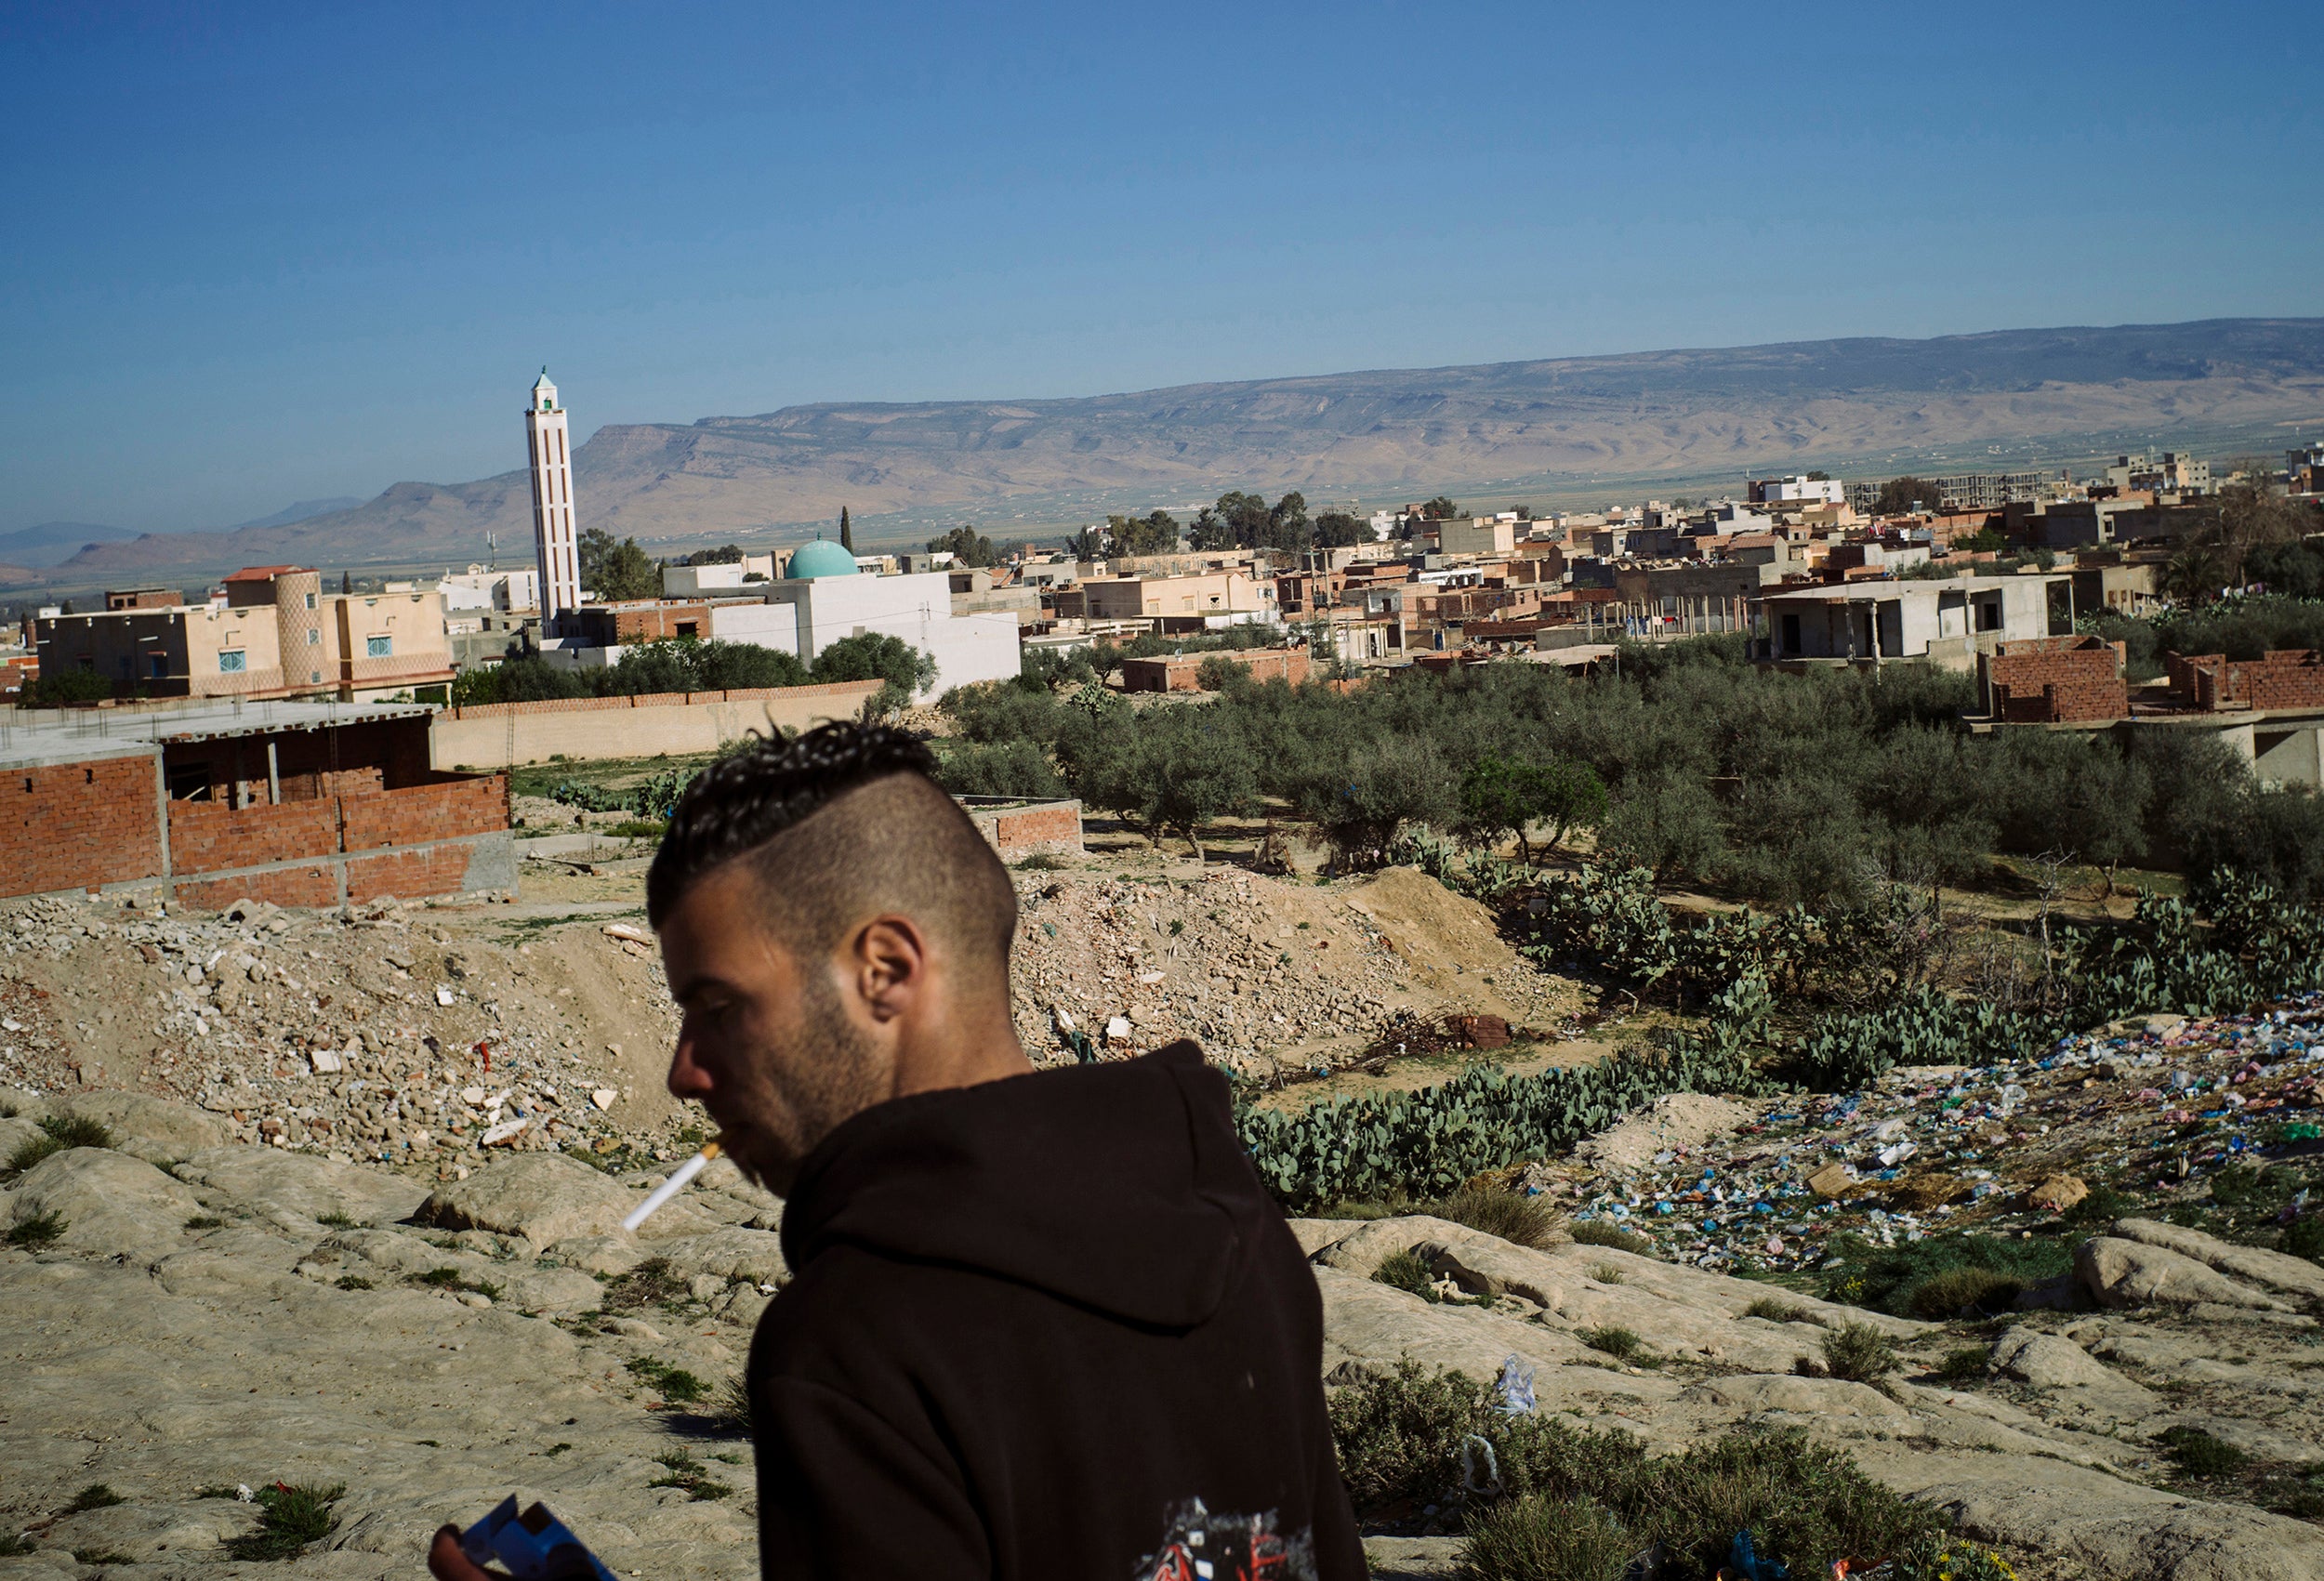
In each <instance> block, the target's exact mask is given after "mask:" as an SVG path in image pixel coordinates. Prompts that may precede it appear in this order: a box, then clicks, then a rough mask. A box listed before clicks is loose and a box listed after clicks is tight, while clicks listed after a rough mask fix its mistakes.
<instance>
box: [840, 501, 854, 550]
mask: <svg viewBox="0 0 2324 1581" xmlns="http://www.w3.org/2000/svg"><path fill="white" fill-rule="evenodd" d="M839 547H841V548H843V549H845V550H846V551H847V552H848V553H850V554H853V553H854V552H855V529H854V528H853V527H852V526H850V525H849V523H848V519H847V507H846V506H841V507H839Z"/></svg>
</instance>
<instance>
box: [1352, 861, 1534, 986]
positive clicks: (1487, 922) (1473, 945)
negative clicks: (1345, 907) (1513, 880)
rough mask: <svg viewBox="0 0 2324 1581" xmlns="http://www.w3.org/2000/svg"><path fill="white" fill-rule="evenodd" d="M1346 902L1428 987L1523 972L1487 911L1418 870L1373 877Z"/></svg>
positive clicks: (1391, 871) (1394, 870)
mask: <svg viewBox="0 0 2324 1581" xmlns="http://www.w3.org/2000/svg"><path fill="white" fill-rule="evenodd" d="M1346 900H1347V902H1348V904H1350V905H1352V906H1353V907H1354V908H1355V909H1356V910H1358V911H1360V912H1362V913H1363V914H1364V915H1365V916H1368V917H1370V918H1371V919H1372V921H1373V923H1374V925H1375V926H1377V927H1378V928H1379V929H1380V936H1381V939H1382V942H1385V943H1386V944H1387V946H1388V947H1389V948H1390V949H1392V950H1393V951H1395V952H1396V954H1398V955H1402V956H1403V957H1404V958H1405V959H1406V961H1408V962H1409V963H1410V964H1411V966H1412V968H1413V969H1414V970H1415V971H1417V972H1419V973H1421V974H1422V975H1423V976H1424V977H1427V978H1428V979H1429V980H1430V981H1431V982H1437V980H1438V979H1441V978H1445V977H1466V976H1468V975H1470V974H1471V973H1473V972H1499V971H1504V970H1517V969H1522V968H1524V967H1525V963H1524V961H1522V960H1521V959H1520V958H1519V956H1518V955H1517V952H1516V951H1514V950H1512V949H1511V948H1510V947H1509V943H1508V942H1507V941H1506V940H1504V939H1503V938H1502V937H1501V935H1500V929H1499V928H1497V927H1495V926H1494V924H1493V914H1492V913H1491V912H1488V911H1486V909H1485V908H1484V907H1483V906H1481V905H1479V904H1478V903H1477V902H1474V901H1472V900H1470V899H1469V898H1468V897H1467V896H1465V895H1456V894H1454V893H1453V892H1452V891H1451V890H1450V889H1446V888H1445V886H1444V885H1442V884H1439V883H1438V882H1437V881H1436V880H1435V879H1433V878H1432V877H1430V876H1428V875H1427V874H1425V873H1423V872H1421V871H1420V870H1419V868H1417V867H1391V868H1387V869H1384V870H1383V871H1381V872H1379V873H1376V874H1374V875H1373V876H1370V877H1369V878H1366V879H1364V880H1362V881H1361V882H1360V883H1357V884H1354V885H1352V886H1351V887H1350V888H1349V889H1348V890H1347V893H1346ZM1437 985H1438V986H1440V987H1441V986H1444V984H1442V983H1441V982H1438V984H1437Z"/></svg>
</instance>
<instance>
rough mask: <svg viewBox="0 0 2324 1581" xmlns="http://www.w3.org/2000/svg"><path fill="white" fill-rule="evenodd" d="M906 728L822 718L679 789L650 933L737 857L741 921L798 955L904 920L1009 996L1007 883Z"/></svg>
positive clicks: (1011, 920) (656, 879)
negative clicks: (749, 910)
mask: <svg viewBox="0 0 2324 1581" xmlns="http://www.w3.org/2000/svg"><path fill="white" fill-rule="evenodd" d="M933 767H934V762H933V759H932V758H931V756H930V754H929V751H928V748H927V746H926V745H925V744H923V743H922V742H921V741H920V740H919V739H918V737H916V736H913V735H911V734H910V733H909V732H907V731H897V730H892V729H890V728H888V727H886V726H879V725H870V726H864V725H852V724H847V725H825V726H823V727H821V728H820V729H817V730H813V731H808V732H807V733H806V734H804V735H802V736H800V737H799V738H798V739H797V740H795V741H788V742H784V741H769V742H762V743H760V744H757V745H754V746H751V747H748V748H746V749H745V750H743V751H741V752H738V753H735V754H733V756H732V757H729V758H721V759H720V761H719V762H717V763H715V764H713V765H712V766H711V767H710V768H709V769H708V770H706V771H704V772H703V773H702V774H701V775H700V776H698V777H697V778H696V779H695V780H694V782H693V784H690V785H689V786H687V788H686V793H685V795H684V796H682V797H680V798H679V803H678V806H677V807H676V808H675V809H674V810H672V812H671V816H670V827H669V831H668V833H667V835H666V836H665V837H663V841H662V846H661V849H660V850H658V851H656V852H655V854H654V866H653V870H652V871H651V872H650V873H649V874H648V876H647V879H646V909H647V914H648V917H649V919H650V920H651V921H652V922H653V923H654V926H655V927H656V928H659V927H660V926H661V925H662V922H663V920H664V919H665V918H666V917H667V916H668V915H669V913H670V911H671V909H672V908H673V907H674V906H676V905H677V903H678V902H679V899H680V897H681V896H682V895H683V894H684V893H685V891H686V890H687V889H689V888H691V887H692V886H693V883H694V881H695V880H696V879H698V878H700V877H701V876H703V875H705V874H706V873H708V872H710V871H711V870H712V869H714V868H720V867H724V866H725V865H726V864H727V863H746V864H747V866H748V869H749V871H750V872H751V874H752V876H753V879H754V884H753V888H754V889H755V890H756V892H757V893H758V894H759V896H761V897H762V898H763V901H764V904H763V906H762V908H761V909H760V911H759V915H758V916H755V917H753V918H751V920H752V921H754V922H756V923H757V924H758V925H759V926H761V927H763V928H765V929H767V930H768V932H770V933H771V934H772V935H773V936H774V937H775V938H776V940H777V941H779V942H781V943H782V944H783V945H784V947H785V948H786V949H787V950H789V951H790V952H791V953H792V954H793V955H797V956H799V957H800V958H801V959H808V958H812V957H814V956H816V955H825V954H828V953H829V952H830V951H831V950H833V949H835V948H837V947H838V944H839V942H841V941H842V940H843V939H844V938H845V937H846V936H847V934H848V932H849V931H850V930H851V929H853V928H855V927H857V926H858V925H860V924H862V923H864V922H865V921H868V920H869V919H871V918H872V917H875V916H882V915H890V914H892V915H895V916H908V917H910V918H911V919H912V920H913V921H915V922H916V923H918V925H919V926H920V927H921V928H923V929H926V930H927V931H928V933H929V935H930V936H931V939H932V940H934V941H935V942H938V944H939V945H940V946H941V947H942V948H944V951H945V952H946V953H947V954H948V955H951V956H953V958H954V959H956V960H957V962H958V963H959V964H960V968H961V972H960V976H961V979H962V982H963V984H964V986H965V985H970V984H973V983H974V982H978V981H980V980H981V981H983V982H989V983H990V984H991V986H992V990H993V992H994V993H996V994H997V995H1003V996H1006V995H1007V994H1008V990H1009V951H1010V942H1011V941H1012V939H1013V937H1014V935H1015V932H1016V927H1017V891H1016V887H1015V886H1014V885H1013V884H1011V883H1010V878H1009V870H1008V868H1006V867H1005V866H1003V865H1002V864H1001V861H1000V857H999V855H998V854H997V852H996V851H995V850H993V848H992V847H991V846H990V845H989V844H987V843H986V841H985V839H984V836H983V835H981V834H979V833H978V832H977V828H976V825H975V824H974V823H972V822H971V821H970V818H969V815H968V814H967V813H966V812H965V811H963V810H961V808H960V804H959V803H958V802H957V801H955V800H953V798H952V797H950V796H948V795H946V794H945V793H944V790H943V789H941V788H940V787H939V786H938V785H937V784H935V782H934V781H933V780H931V778H930V777H929V772H930V771H931V769H932V768H933Z"/></svg>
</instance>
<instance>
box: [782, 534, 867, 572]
mask: <svg viewBox="0 0 2324 1581" xmlns="http://www.w3.org/2000/svg"><path fill="white" fill-rule="evenodd" d="M790 574H791V579H792V580H793V581H797V580H799V578H801V577H807V576H852V575H854V574H855V557H854V556H853V555H852V554H850V553H848V552H847V550H845V549H843V548H841V547H839V546H838V545H837V544H835V543H833V542H831V541H830V540H829V539H828V538H817V539H816V540H815V541H814V542H813V543H812V544H803V545H801V546H800V547H799V548H798V549H797V550H795V551H794V552H793V553H792V555H791V571H790Z"/></svg>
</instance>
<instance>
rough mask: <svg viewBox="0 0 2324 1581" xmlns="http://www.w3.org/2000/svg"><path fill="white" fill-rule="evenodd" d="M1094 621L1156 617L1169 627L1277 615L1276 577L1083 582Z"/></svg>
mask: <svg viewBox="0 0 2324 1581" xmlns="http://www.w3.org/2000/svg"><path fill="white" fill-rule="evenodd" d="M1081 587H1082V592H1083V593H1084V595H1086V600H1087V601H1086V602H1085V604H1084V606H1083V608H1084V610H1085V612H1086V613H1087V617H1088V618H1089V619H1090V620H1152V621H1158V622H1160V623H1161V625H1160V626H1159V629H1161V630H1164V631H1172V630H1187V629H1199V628H1201V627H1203V626H1214V625H1215V626H1233V625H1237V624H1240V623H1242V622H1246V621H1257V620H1273V619H1274V618H1275V587H1274V579H1273V578H1269V579H1268V580H1266V581H1264V582H1260V581H1254V580H1253V579H1252V578H1251V577H1249V576H1248V575H1246V574H1245V573H1242V572H1239V571H1222V572H1213V573H1209V574H1207V575H1201V576H1120V577H1112V578H1107V579H1103V580H1094V579H1093V580H1091V581H1088V582H1084V583H1083V584H1082V585H1081Z"/></svg>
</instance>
